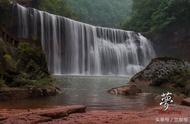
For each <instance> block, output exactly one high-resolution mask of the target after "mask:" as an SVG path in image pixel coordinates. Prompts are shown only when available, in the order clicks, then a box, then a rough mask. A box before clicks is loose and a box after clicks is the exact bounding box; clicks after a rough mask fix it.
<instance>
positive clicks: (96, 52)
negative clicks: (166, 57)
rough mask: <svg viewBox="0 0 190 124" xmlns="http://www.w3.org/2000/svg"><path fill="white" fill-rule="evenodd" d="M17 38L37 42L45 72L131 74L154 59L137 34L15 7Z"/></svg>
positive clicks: (146, 42)
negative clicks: (44, 56)
mask: <svg viewBox="0 0 190 124" xmlns="http://www.w3.org/2000/svg"><path fill="white" fill-rule="evenodd" d="M14 9H15V12H16V13H17V15H18V16H17V17H18V18H17V20H18V24H17V25H18V28H17V29H18V37H20V38H33V39H36V40H40V41H41V44H42V48H43V50H44V52H45V55H46V58H47V63H48V68H49V71H50V72H51V73H53V74H72V75H132V74H134V73H136V72H138V71H140V70H141V69H142V68H143V67H145V66H146V65H147V64H148V63H149V61H150V60H151V59H152V58H154V57H155V53H154V50H153V48H152V46H151V43H150V42H149V41H148V40H147V39H146V38H145V37H144V36H142V35H141V34H140V33H135V32H133V31H124V30H119V29H112V28H104V27H98V26H93V25H89V24H85V23H81V22H78V21H74V20H71V19H69V18H66V17H61V16H57V15H53V14H50V13H47V12H43V11H39V10H36V9H33V8H25V7H23V6H21V5H19V4H17V5H16V6H15V7H14Z"/></svg>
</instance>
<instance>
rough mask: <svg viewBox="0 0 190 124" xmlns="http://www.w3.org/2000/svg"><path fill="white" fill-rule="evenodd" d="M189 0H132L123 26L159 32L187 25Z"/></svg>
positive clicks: (189, 18) (130, 28) (136, 29)
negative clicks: (130, 14)
mask: <svg viewBox="0 0 190 124" xmlns="http://www.w3.org/2000/svg"><path fill="white" fill-rule="evenodd" d="M189 11H190V1H189V0H133V14H132V16H131V18H130V19H129V20H128V21H126V22H125V24H124V25H123V27H124V28H125V29H129V30H135V31H139V32H150V33H155V32H157V33H159V32H165V31H167V29H170V28H172V27H186V26H189V23H190V22H189V21H188V20H190V14H189Z"/></svg>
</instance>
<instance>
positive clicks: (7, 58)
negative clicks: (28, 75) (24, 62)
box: [3, 54, 16, 70]
mask: <svg viewBox="0 0 190 124" xmlns="http://www.w3.org/2000/svg"><path fill="white" fill-rule="evenodd" d="M3 58H4V60H5V63H6V66H8V68H9V69H12V70H14V69H16V62H15V60H14V59H13V58H12V56H11V55H10V54H5V55H4V56H3Z"/></svg>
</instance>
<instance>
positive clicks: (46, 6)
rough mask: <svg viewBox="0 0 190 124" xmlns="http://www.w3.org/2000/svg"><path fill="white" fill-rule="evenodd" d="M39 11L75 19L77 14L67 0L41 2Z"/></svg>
mask: <svg viewBox="0 0 190 124" xmlns="http://www.w3.org/2000/svg"><path fill="white" fill-rule="evenodd" d="M38 8H39V9H41V10H43V11H47V12H50V13H53V14H57V15H62V16H65V17H70V18H75V16H76V15H75V14H74V13H73V12H72V11H71V9H70V8H69V7H68V5H67V4H66V2H65V0H39V7H38Z"/></svg>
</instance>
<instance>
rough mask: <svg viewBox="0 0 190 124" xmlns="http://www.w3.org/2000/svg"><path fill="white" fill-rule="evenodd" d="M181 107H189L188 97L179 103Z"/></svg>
mask: <svg viewBox="0 0 190 124" xmlns="http://www.w3.org/2000/svg"><path fill="white" fill-rule="evenodd" d="M181 104H182V105H186V106H190V97H188V98H186V99H183V101H182V102H181Z"/></svg>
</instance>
